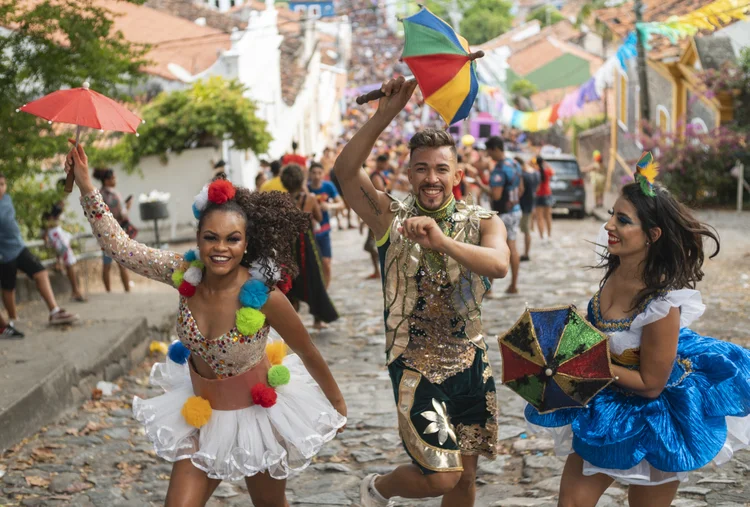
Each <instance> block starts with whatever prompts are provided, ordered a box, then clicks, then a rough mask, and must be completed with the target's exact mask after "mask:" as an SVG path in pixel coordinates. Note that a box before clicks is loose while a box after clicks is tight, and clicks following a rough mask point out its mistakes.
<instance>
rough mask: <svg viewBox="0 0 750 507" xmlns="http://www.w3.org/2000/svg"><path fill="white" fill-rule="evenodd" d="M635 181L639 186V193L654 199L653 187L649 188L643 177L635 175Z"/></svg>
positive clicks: (649, 184)
mask: <svg viewBox="0 0 750 507" xmlns="http://www.w3.org/2000/svg"><path fill="white" fill-rule="evenodd" d="M635 181H637V182H638V184H639V185H640V186H641V191H642V192H643V193H644V194H645V195H647V196H649V197H655V196H656V194H655V193H654V187H652V186H651V183H649V182H648V180H647V179H646V177H645V176H642V175H640V174H636V175H635Z"/></svg>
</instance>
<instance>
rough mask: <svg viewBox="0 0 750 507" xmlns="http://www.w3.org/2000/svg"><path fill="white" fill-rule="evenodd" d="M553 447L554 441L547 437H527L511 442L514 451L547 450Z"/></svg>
mask: <svg viewBox="0 0 750 507" xmlns="http://www.w3.org/2000/svg"><path fill="white" fill-rule="evenodd" d="M554 448H555V441H554V440H552V439H549V438H527V439H523V440H516V441H515V442H513V450H514V451H516V452H534V451H549V450H552V449H554Z"/></svg>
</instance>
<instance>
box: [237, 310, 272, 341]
mask: <svg viewBox="0 0 750 507" xmlns="http://www.w3.org/2000/svg"><path fill="white" fill-rule="evenodd" d="M235 322H236V323H237V329H238V330H239V331H240V333H242V334H244V335H245V336H251V335H254V334H255V333H257V332H258V331H260V328H262V327H263V324H265V323H266V316H265V315H263V313H261V312H259V311H258V310H256V309H255V308H240V309H239V310H237V314H236V320H235Z"/></svg>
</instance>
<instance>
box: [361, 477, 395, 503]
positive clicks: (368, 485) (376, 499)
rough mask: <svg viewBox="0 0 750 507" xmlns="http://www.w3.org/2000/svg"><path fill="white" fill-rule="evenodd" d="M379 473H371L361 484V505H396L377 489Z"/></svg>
mask: <svg viewBox="0 0 750 507" xmlns="http://www.w3.org/2000/svg"><path fill="white" fill-rule="evenodd" d="M377 477H378V474H370V475H368V476H367V477H365V478H364V479H362V482H361V483H360V485H359V503H360V505H361V507H394V506H395V505H396V504H395V503H393V502H392V501H390V500H387V499H385V498H383V497H382V496H380V494H379V493H378V491H377V490H376V489H375V479H376V478H377Z"/></svg>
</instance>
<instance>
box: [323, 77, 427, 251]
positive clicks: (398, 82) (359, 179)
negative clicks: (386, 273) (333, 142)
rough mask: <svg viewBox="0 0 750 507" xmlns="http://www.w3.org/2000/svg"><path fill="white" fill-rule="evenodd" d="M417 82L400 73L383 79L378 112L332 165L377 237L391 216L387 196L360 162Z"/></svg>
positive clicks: (343, 189)
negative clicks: (408, 80)
mask: <svg viewBox="0 0 750 507" xmlns="http://www.w3.org/2000/svg"><path fill="white" fill-rule="evenodd" d="M416 86H417V84H416V82H415V81H410V82H406V81H405V80H404V78H403V77H400V78H398V79H394V80H391V81H389V82H387V83H385V84H384V85H383V87H382V90H383V92H384V93H385V95H386V96H385V97H383V98H382V99H380V103H379V104H378V110H377V112H376V113H375V114H374V115H373V117H372V118H370V119H369V120H368V122H367V123H365V124H364V126H363V127H362V128H361V129H359V131H358V132H357V133H356V134H355V135H354V137H353V138H352V140H351V141H349V142H348V143H347V144H346V146H345V147H344V149H343V150H342V152H341V154H340V155H339V156H338V158H337V159H336V163H335V164H334V166H333V170H334V172H335V173H336V178H337V179H338V181H339V185H341V190H342V192H343V194H344V198H345V199H346V201H347V202H348V203H349V205H350V206H351V207H352V209H354V211H355V212H356V213H357V215H359V216H360V217H361V218H362V220H364V222H365V223H366V224H367V226H368V227H369V228H370V229H372V231H373V232H374V233H375V237H377V238H379V237H381V236H382V235H383V234H385V232H386V230H387V229H388V226H389V225H390V223H391V220H392V218H393V214H392V212H391V211H390V198H389V197H388V196H387V195H386V194H385V193H384V192H380V191H378V190H376V189H375V186H374V185H373V184H372V181H371V180H370V177H369V176H368V175H367V173H366V172H365V171H363V170H362V165H363V164H364V163H365V162H366V161H367V157H369V156H370V152H371V151H372V148H373V146H375V142H376V141H377V140H378V137H380V134H382V133H383V131H384V130H385V129H386V127H388V125H390V123H391V121H393V119H394V118H395V117H396V116H397V115H398V114H399V113H400V112H401V110H402V109H403V108H404V106H405V105H406V104H407V103H408V102H409V98H411V96H412V94H413V93H414V90H415V88H416Z"/></svg>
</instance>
